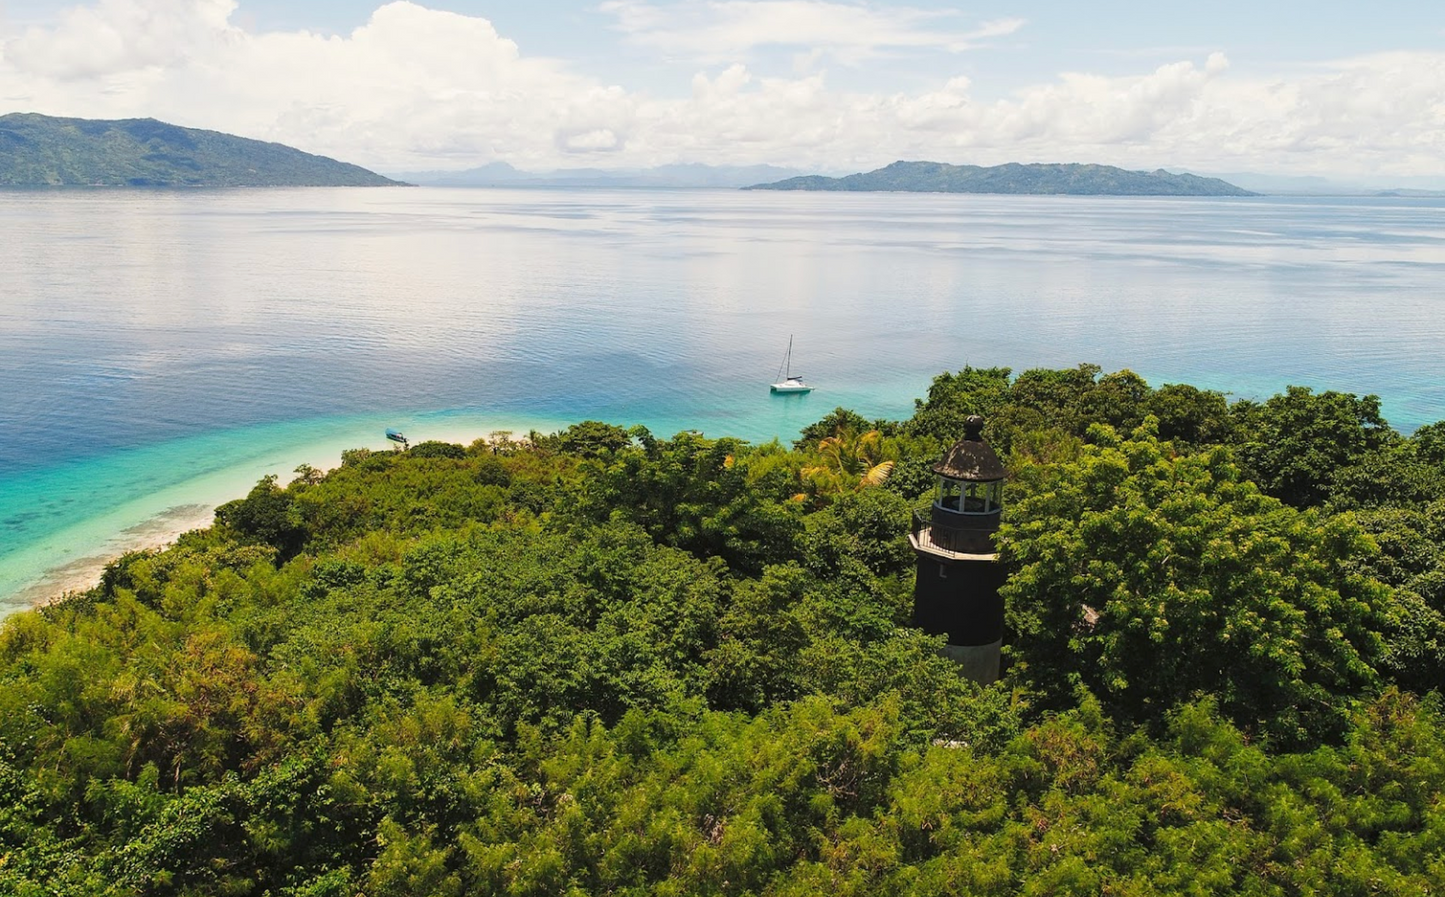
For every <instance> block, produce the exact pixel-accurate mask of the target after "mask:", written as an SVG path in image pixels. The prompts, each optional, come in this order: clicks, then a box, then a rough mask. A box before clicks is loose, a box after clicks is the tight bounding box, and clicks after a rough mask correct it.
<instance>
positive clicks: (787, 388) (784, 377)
mask: <svg viewBox="0 0 1445 897" xmlns="http://www.w3.org/2000/svg"><path fill="white" fill-rule="evenodd" d="M778 376H779V377H780V378H781V379H779V380H778V382H777V383H774V384H773V386H772V391H773V392H775V393H793V394H802V393H807V392H812V391H813V387H811V386H809V385H808V384H806V383H804V382H803V378H802V377H795V376H793V337H792V335H791V334H789V336H788V354H786V355H784V356H783V363H782V364H781V365H779V366H778Z"/></svg>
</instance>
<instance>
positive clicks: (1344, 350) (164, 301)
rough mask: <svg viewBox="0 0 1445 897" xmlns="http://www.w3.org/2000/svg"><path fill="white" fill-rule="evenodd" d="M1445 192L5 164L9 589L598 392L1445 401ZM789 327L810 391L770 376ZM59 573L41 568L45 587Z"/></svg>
mask: <svg viewBox="0 0 1445 897" xmlns="http://www.w3.org/2000/svg"><path fill="white" fill-rule="evenodd" d="M1442 213H1445V202H1441V201H1439V200H1411V199H1378V200H1333V199H1331V200H1321V199H1311V200H1295V199H1232V200H1210V199H1138V198H1127V199H1126V198H1075V197H983V196H937V195H897V194H893V195H888V194H798V193H744V192H731V191H675V192H674V191H648V190H636V191H581V192H563V191H540V190H529V191H507V190H441V189H383V190H261V191H229V192H53V193H52V192H33V193H27V192H17V193H0V427H3V432H4V436H5V438H4V440H3V442H0V613H3V611H4V609H5V608H6V607H7V606H8V607H11V608H13V607H16V606H19V605H21V604H23V603H25V602H28V601H30V600H32V599H33V598H35V597H37V596H39V595H40V594H41V593H42V592H44V591H45V590H46V589H51V590H53V588H54V587H55V585H56V583H62V582H68V581H69V580H67V579H66V576H67V575H68V574H73V573H75V572H76V571H79V572H81V573H82V574H85V573H87V572H89V573H93V570H94V567H95V564H96V563H97V559H98V558H103V557H105V556H107V555H113V554H114V553H116V552H118V551H119V550H122V549H123V548H125V547H127V546H128V545H131V544H139V543H141V542H144V541H146V540H148V539H149V540H154V539H155V538H157V537H158V536H160V535H163V534H165V533H167V532H172V531H176V530H179V529H183V528H185V527H186V526H189V525H193V524H195V523H199V522H202V521H204V520H205V519H206V517H207V515H208V514H209V511H210V508H211V507H212V506H213V505H214V504H215V503H216V502H218V501H221V500H224V499H226V498H229V497H234V496H236V495H239V494H242V493H243V492H244V491H245V489H246V488H247V487H248V486H249V485H250V484H251V483H253V482H254V481H255V480H256V479H257V478H258V477H259V476H261V475H263V474H266V473H277V474H281V475H282V476H283V479H284V477H285V475H286V474H288V473H289V471H290V470H291V469H292V468H294V467H295V466H296V464H298V463H301V462H303V461H305V462H308V463H312V464H315V465H317V466H326V465H330V464H334V463H335V462H336V459H337V455H338V454H339V452H340V450H341V449H342V448H344V447H347V446H353V445H369V446H372V447H375V448H382V447H384V446H385V441H384V439H383V438H382V433H383V429H384V428H385V427H387V426H400V427H403V428H404V429H405V430H407V431H408V435H409V436H411V437H412V438H413V440H417V439H426V438H435V437H440V438H448V439H453V440H460V439H470V438H473V437H476V436H481V435H484V434H486V433H487V432H489V431H491V430H495V429H522V430H525V429H527V428H529V427H533V426H535V427H538V428H541V429H553V428H556V427H558V426H561V425H563V424H565V423H567V422H571V421H576V420H581V419H585V418H601V419H605V420H609V421H614V422H617V423H623V424H631V423H643V424H646V425H648V426H649V427H651V428H653V429H654V430H655V431H657V432H660V433H663V434H669V435H670V434H671V433H673V432H676V431H677V430H680V429H684V428H696V429H701V430H704V431H706V432H708V433H710V434H717V435H721V434H733V435H740V436H744V437H747V438H750V439H755V440H756V439H767V438H771V437H773V436H780V437H783V438H788V437H790V436H792V435H794V434H795V433H796V431H797V430H798V428H799V427H801V426H803V425H804V424H806V423H808V422H810V421H812V420H815V419H817V418H818V417H820V416H821V415H823V414H824V413H826V412H827V411H828V410H830V409H831V408H833V407H834V406H836V405H846V406H850V407H853V408H856V409H857V410H859V411H861V412H863V413H865V414H868V415H870V416H879V415H886V416H892V417H901V416H905V415H907V414H908V413H909V411H910V409H911V406H912V400H913V398H914V397H916V396H919V395H922V394H923V392H924V391H925V390H926V388H927V386H928V382H929V379H930V378H931V377H932V375H933V374H935V373H937V372H938V371H941V370H944V369H956V368H959V367H961V366H963V365H964V364H972V365H975V366H979V365H1007V366H1011V367H1013V368H1014V369H1015V370H1020V369H1023V368H1027V367H1031V366H1038V365H1049V366H1072V365H1075V364H1078V363H1080V362H1085V361H1088V362H1094V363H1097V364H1100V365H1102V366H1103V367H1104V368H1105V369H1108V370H1114V369H1118V368H1122V367H1128V368H1131V369H1133V370H1135V371H1137V372H1139V373H1141V374H1143V375H1144V376H1146V377H1147V378H1149V379H1150V381H1151V382H1154V383H1163V382H1178V381H1186V382H1192V383H1196V384H1199V385H1203V386H1209V387H1213V388H1217V389H1222V390H1225V391H1228V392H1231V393H1233V394H1235V395H1242V396H1264V395H1269V394H1271V393H1273V392H1276V391H1278V390H1280V389H1282V388H1283V387H1284V386H1285V385H1286V384H1291V383H1298V384H1305V385H1311V386H1315V387H1330V388H1338V389H1344V390H1348V391H1352V392H1359V393H1377V394H1379V395H1381V396H1382V397H1383V399H1384V404H1385V409H1386V412H1387V414H1388V415H1389V417H1390V418H1391V420H1392V422H1393V423H1395V424H1396V426H1399V427H1401V428H1402V429H1406V430H1409V429H1412V428H1414V427H1415V426H1418V425H1419V424H1421V423H1425V422H1428V421H1433V420H1436V419H1439V418H1445V358H1442V352H1441V347H1442V345H1445V339H1442V337H1445V277H1442V275H1445V214H1442ZM790 334H795V335H796V347H795V351H794V372H795V373H799V372H800V373H802V374H803V375H804V376H806V377H807V378H808V379H809V380H810V381H812V382H814V383H815V384H817V386H818V389H817V391H816V392H815V393H813V394H812V395H809V396H804V397H797V396H794V397H774V396H770V395H769V393H768V390H767V384H768V383H769V382H770V381H771V380H772V379H773V378H774V376H775V374H776V372H777V366H778V363H779V362H780V361H781V358H782V354H783V350H784V349H785V347H786V345H787V341H788V336H789V335H790ZM38 580H43V584H42V586H41V587H40V588H39V589H36V588H35V583H36V582H37V581H38Z"/></svg>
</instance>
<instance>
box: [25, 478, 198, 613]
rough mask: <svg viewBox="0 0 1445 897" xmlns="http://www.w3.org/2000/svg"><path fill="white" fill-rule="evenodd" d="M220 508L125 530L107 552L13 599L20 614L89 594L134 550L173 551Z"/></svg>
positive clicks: (68, 566) (180, 508) (55, 572)
mask: <svg viewBox="0 0 1445 897" xmlns="http://www.w3.org/2000/svg"><path fill="white" fill-rule="evenodd" d="M215 514H216V506H215V505H211V504H206V503H197V504H186V505H176V506H174V507H170V508H167V509H166V510H165V511H163V512H161V513H160V514H159V515H157V516H155V517H153V518H151V519H149V520H144V521H141V522H140V523H137V524H135V525H134V526H130V527H127V528H125V529H124V530H122V531H121V532H120V533H119V534H118V535H117V536H115V537H114V538H112V539H110V540H108V541H107V542H106V543H105V545H104V550H103V551H101V552H98V553H96V554H89V555H86V556H84V557H79V558H75V559H74V560H71V561H68V562H66V563H64V564H60V565H57V566H55V567H51V568H50V569H48V570H46V571H45V572H44V573H43V574H41V577H40V578H39V579H38V580H36V581H35V582H33V583H31V584H30V585H27V586H25V587H24V588H22V589H20V591H18V592H16V593H15V594H14V595H13V596H12V601H13V602H14V603H15V604H18V605H20V607H18V608H17V609H16V611H17V612H18V611H21V610H27V609H28V610H34V609H36V608H38V607H45V606H47V605H50V604H55V603H57V602H59V601H63V600H65V599H66V598H67V597H69V596H70V595H73V594H77V593H81V592H87V591H89V590H91V589H93V588H95V587H96V586H97V585H99V584H100V577H101V575H102V574H104V573H105V568H106V567H107V566H109V565H110V564H112V563H113V562H115V561H116V560H119V559H120V558H121V557H122V556H124V555H126V554H129V553H130V552H132V551H151V550H155V549H163V548H169V547H170V546H171V545H173V544H175V541H176V540H177V539H179V538H180V537H181V536H182V535H184V534H185V533H188V532H190V531H192V530H197V529H204V528H206V527H209V526H210V525H211V524H212V523H213V522H214V521H215Z"/></svg>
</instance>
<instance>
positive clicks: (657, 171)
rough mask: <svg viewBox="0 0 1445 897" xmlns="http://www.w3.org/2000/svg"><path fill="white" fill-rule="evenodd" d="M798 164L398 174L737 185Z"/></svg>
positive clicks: (458, 183)
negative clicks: (784, 166)
mask: <svg viewBox="0 0 1445 897" xmlns="http://www.w3.org/2000/svg"><path fill="white" fill-rule="evenodd" d="M797 173H798V172H797V170H796V169H789V168H778V167H776V166H773V165H742V166H737V165H701V164H695V163H694V164H686V165H662V166H659V167H657V168H624V169H606V168H563V169H559V170H556V171H547V172H528V171H519V170H518V169H516V168H513V167H512V166H510V165H508V164H507V163H505V162H493V163H491V164H490V165H483V166H482V167H480V168H469V169H466V170H465V171H412V172H406V173H401V174H397V175H396V177H398V178H400V179H402V180H405V181H407V182H408V183H412V184H421V185H423V186H428V187H674V188H679V187H718V188H724V189H736V188H738V187H745V186H747V185H748V184H756V183H758V182H759V181H763V180H768V179H777V178H785V177H792V176H793V175H796V174H797Z"/></svg>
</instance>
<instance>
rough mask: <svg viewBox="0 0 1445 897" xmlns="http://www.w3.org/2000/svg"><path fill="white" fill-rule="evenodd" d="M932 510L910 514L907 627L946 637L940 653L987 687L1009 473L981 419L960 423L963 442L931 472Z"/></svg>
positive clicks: (999, 612) (994, 647)
mask: <svg viewBox="0 0 1445 897" xmlns="http://www.w3.org/2000/svg"><path fill="white" fill-rule="evenodd" d="M933 472H934V473H936V474H938V494H937V497H936V498H935V499H934V502H933V507H931V508H929V509H928V510H927V511H921V512H918V513H916V514H915V515H914V518H913V532H912V534H911V535H910V536H909V541H910V542H911V543H912V545H913V551H914V553H915V554H916V555H917V557H918V578H917V579H916V580H915V582H914V586H913V624H914V625H915V626H918V627H919V628H921V629H923V630H924V631H925V632H928V633H931V634H933V635H944V636H947V637H948V645H947V647H946V648H945V649H944V650H945V652H946V653H947V654H948V656H949V657H951V658H953V660H955V661H957V662H958V664H959V666H960V667H961V668H962V669H961V672H962V673H963V674H964V675H965V676H967V677H968V678H970V679H972V680H974V681H975V682H979V683H982V684H984V685H987V684H988V683H990V682H994V681H996V680H997V679H998V676H999V656H1000V649H1001V648H1002V647H1003V599H1002V598H1000V597H999V593H998V592H999V588H1000V587H1001V586H1002V585H1003V584H1004V579H1005V576H1004V571H1003V567H1002V565H1001V564H999V562H998V554H997V553H996V552H995V550H994V545H993V534H994V533H995V532H996V531H997V530H998V523H999V516H1000V514H1001V512H1002V510H1003V483H1004V480H1005V479H1006V478H1007V477H1008V471H1006V470H1005V469H1004V466H1003V464H1002V463H1001V462H1000V461H999V459H998V455H996V454H994V451H993V449H992V448H990V447H989V445H988V443H986V442H984V441H983V418H981V417H977V416H975V417H970V418H969V419H968V420H967V421H965V422H964V436H963V439H962V441H960V442H959V443H958V444H957V445H955V446H954V447H953V448H951V449H949V450H948V452H947V453H945V454H944V456H943V460H941V461H939V462H938V463H937V464H935V465H934V466H933Z"/></svg>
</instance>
